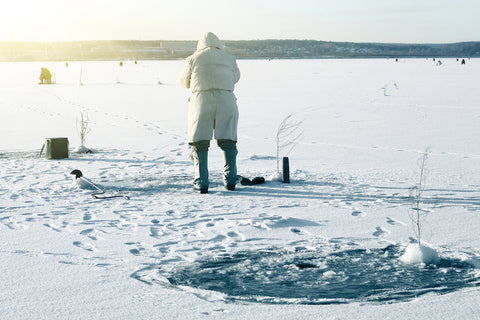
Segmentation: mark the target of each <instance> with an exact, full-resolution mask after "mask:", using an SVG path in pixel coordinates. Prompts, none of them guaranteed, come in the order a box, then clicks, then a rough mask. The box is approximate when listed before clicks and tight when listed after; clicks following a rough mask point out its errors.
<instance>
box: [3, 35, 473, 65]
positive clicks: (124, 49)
mask: <svg viewBox="0 0 480 320" xmlns="http://www.w3.org/2000/svg"><path fill="white" fill-rule="evenodd" d="M196 44H197V42H196V41H173V40H169V41H166V40H165V41H164V40H156V41H136V40H135V41H133V40H132V41H128V40H125V41H114V40H112V41H76V42H13V41H9V42H0V61H6V62H14V61H129V60H132V61H134V60H178V59H185V58H186V57H188V56H189V55H191V54H192V53H193V52H195V50H196ZM225 50H226V51H227V52H229V53H231V54H232V55H234V56H235V57H237V58H238V59H357V58H358V59H371V58H381V59H388V58H399V59H402V58H403V59H404V58H474V57H480V41H473V42H459V43H450V44H398V43H353V42H328V41H314V40H241V41H225Z"/></svg>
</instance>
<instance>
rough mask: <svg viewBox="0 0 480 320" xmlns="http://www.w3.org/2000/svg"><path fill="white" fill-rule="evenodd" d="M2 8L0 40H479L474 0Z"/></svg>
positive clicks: (139, 0) (140, 1) (152, 0)
mask: <svg viewBox="0 0 480 320" xmlns="http://www.w3.org/2000/svg"><path fill="white" fill-rule="evenodd" d="M0 9H1V10H0V30H2V32H0V41H16V42H65V41H102V40H104V41H109V40H145V41H148V40H165V41H167V40H179V41H195V40H198V39H199V38H200V36H201V35H202V34H204V33H205V32H207V31H212V32H214V33H216V34H217V35H218V36H219V37H220V39H222V40H232V41H235V40H265V39H285V40H292V39H298V40H303V39H305V40H307V39H308V40H317V41H332V42H357V43H359V42H360V43H406V44H409V43H411V44H417V43H418V44H420V43H426V44H428V43H457V42H468V41H478V40H480V20H479V19H478V16H480V3H479V2H478V1H475V0H458V1H456V2H452V1H449V0H437V1H434V0H423V1H422V2H421V3H419V2H418V1H416V0H391V1H388V2H387V1H384V0H365V1H362V2H359V1H356V0H342V1H336V2H331V1H326V0H298V1H281V0H277V1H273V0H265V1H262V2H259V1H254V0H244V1H241V2H237V1H235V2H234V1H232V2H225V1H221V0H204V1H201V2H199V1H193V0H186V1H181V2H168V1H161V0H136V1H133V0H116V1H114V0H102V1H98V0H84V1H82V2H81V3H80V2H78V1H69V0H63V1H62V0H43V1H36V0H16V1H11V0H10V1H8V2H7V3H4V4H2V5H1V6H0Z"/></svg>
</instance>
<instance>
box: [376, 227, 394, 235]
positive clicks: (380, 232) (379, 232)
mask: <svg viewBox="0 0 480 320" xmlns="http://www.w3.org/2000/svg"><path fill="white" fill-rule="evenodd" d="M389 234H390V231H389V230H387V229H384V228H382V227H377V230H376V231H375V232H374V233H373V234H372V235H373V236H375V237H385V236H387V235H389Z"/></svg>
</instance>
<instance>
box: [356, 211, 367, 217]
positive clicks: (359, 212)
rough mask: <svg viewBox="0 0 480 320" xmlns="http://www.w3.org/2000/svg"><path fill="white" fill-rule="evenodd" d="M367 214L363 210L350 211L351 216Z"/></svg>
mask: <svg viewBox="0 0 480 320" xmlns="http://www.w3.org/2000/svg"><path fill="white" fill-rule="evenodd" d="M366 215H367V214H366V213H365V212H363V211H359V210H355V211H353V212H352V216H354V217H365V216H366Z"/></svg>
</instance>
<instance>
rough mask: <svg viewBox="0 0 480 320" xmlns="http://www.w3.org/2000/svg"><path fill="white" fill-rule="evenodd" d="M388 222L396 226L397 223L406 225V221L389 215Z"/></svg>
mask: <svg viewBox="0 0 480 320" xmlns="http://www.w3.org/2000/svg"><path fill="white" fill-rule="evenodd" d="M387 223H388V224H391V225H392V226H396V225H402V226H404V225H405V223H404V222H402V221H400V220H397V219H393V218H390V217H387Z"/></svg>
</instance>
